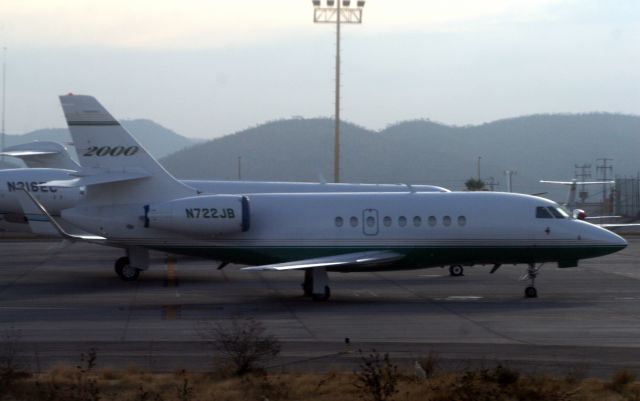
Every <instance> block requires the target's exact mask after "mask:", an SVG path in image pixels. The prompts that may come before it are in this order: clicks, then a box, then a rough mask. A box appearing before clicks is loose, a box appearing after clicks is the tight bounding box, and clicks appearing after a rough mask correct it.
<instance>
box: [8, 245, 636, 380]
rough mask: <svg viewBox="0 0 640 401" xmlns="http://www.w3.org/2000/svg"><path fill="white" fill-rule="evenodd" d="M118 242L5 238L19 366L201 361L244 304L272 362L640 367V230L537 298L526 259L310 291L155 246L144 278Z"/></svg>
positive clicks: (157, 366) (541, 288)
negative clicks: (125, 276)
mask: <svg viewBox="0 0 640 401" xmlns="http://www.w3.org/2000/svg"><path fill="white" fill-rule="evenodd" d="M121 252H122V251H121V250H118V249H111V248H106V247H100V246H94V245H89V244H72V245H61V243H59V242H56V241H35V240H30V241H29V240H27V241H24V240H23V241H19V240H16V241H12V240H6V239H5V240H2V241H0V255H1V262H0V266H1V268H0V334H4V335H6V334H7V333H10V334H13V335H16V336H17V337H18V339H19V340H18V341H16V342H15V343H12V344H14V345H15V348H16V349H17V350H18V352H19V355H20V358H21V360H22V361H23V363H24V365H25V366H27V367H28V368H30V369H32V370H34V371H39V370H43V369H46V368H47V367H49V366H51V365H52V364H54V363H56V362H58V361H65V362H70V363H77V362H78V360H79V355H80V353H83V352H84V353H86V352H88V351H89V349H90V348H92V347H94V348H95V349H96V350H97V354H98V366H99V367H100V366H112V367H126V366H129V365H136V366H139V367H140V368H141V369H148V370H153V371H173V370H176V369H180V368H186V369H188V370H192V371H206V370H210V369H211V368H212V365H213V361H214V356H213V355H214V351H213V346H212V344H211V338H212V333H213V328H214V327H215V326H216V325H217V324H226V323H229V321H230V319H232V318H233V317H251V318H254V319H255V320H257V321H259V322H261V323H262V324H263V325H264V326H265V327H266V328H267V330H268V332H269V333H271V334H273V335H275V336H276V337H277V338H278V339H279V340H280V341H281V342H282V344H283V350H282V353H281V355H280V356H279V357H278V358H277V359H276V360H274V361H273V362H272V363H271V366H270V367H271V369H274V370H280V369H286V370H296V369H315V370H318V369H320V370H324V369H328V368H330V367H343V368H347V369H351V368H352V367H353V366H355V364H357V363H358V352H357V350H358V349H362V350H364V351H369V350H371V349H372V348H375V349H377V350H379V351H382V352H389V353H390V354H391V356H392V358H393V359H394V360H395V361H397V362H399V363H400V364H401V365H402V364H406V365H407V366H411V365H412V364H413V361H414V360H415V359H417V358H420V357H425V356H426V355H428V354H429V353H430V352H435V353H436V354H437V355H438V357H437V359H438V361H439V362H440V364H441V366H443V367H446V368H450V369H462V368H466V367H468V366H478V365H484V366H488V365H491V364H494V363H496V362H502V363H507V364H509V365H511V366H515V367H520V368H526V369H529V370H535V371H551V372H559V373H562V372H565V373H566V372H574V373H575V372H576V371H579V372H581V373H584V374H588V375H595V376H607V375H609V374H610V373H611V372H613V371H616V370H618V369H620V368H623V367H628V368H631V369H637V370H638V371H640V264H639V263H638V262H637V261H638V257H639V256H640V238H630V239H629V247H627V249H625V250H623V251H621V252H619V253H617V254H614V255H610V256H607V257H603V258H599V259H593V260H586V261H583V262H581V266H580V267H579V268H572V269H558V268H556V267H555V266H554V265H547V266H545V267H544V268H543V269H542V270H541V274H540V276H539V278H538V279H537V281H536V286H537V288H538V293H539V298H537V299H525V298H524V297H523V291H524V287H525V286H526V282H522V281H519V278H520V277H521V276H522V275H523V274H524V272H525V268H526V267H525V266H504V267H503V268H501V269H500V270H498V271H497V272H496V273H495V274H489V270H490V267H489V266H487V267H475V268H467V269H466V271H465V275H464V276H463V277H450V276H449V275H448V271H447V270H446V269H440V268H437V269H422V270H411V271H402V272H382V273H351V274H339V273H330V278H331V280H332V283H331V289H332V297H331V299H330V300H329V301H328V302H313V301H311V300H310V299H308V298H305V297H303V296H302V290H301V287H300V282H301V281H302V273H301V272H243V271H240V270H239V269H238V266H228V267H226V268H225V269H224V270H217V269H216V267H217V264H216V262H212V261H206V260H189V259H184V258H176V257H173V256H168V255H166V254H162V253H153V254H152V257H153V260H154V263H153V265H152V267H151V268H150V270H149V271H147V272H144V273H143V274H142V275H141V278H140V280H139V281H137V282H123V281H121V280H120V279H119V278H118V277H117V276H116V275H115V273H114V271H113V263H114V260H115V259H116V258H117V257H119V256H121ZM345 338H349V339H350V343H351V345H349V346H347V345H345ZM4 348H6V346H5V347H4ZM5 352H6V351H5ZM0 357H1V355H0Z"/></svg>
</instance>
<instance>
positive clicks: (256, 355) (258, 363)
mask: <svg viewBox="0 0 640 401" xmlns="http://www.w3.org/2000/svg"><path fill="white" fill-rule="evenodd" d="M213 334H214V345H215V348H216V350H217V351H218V352H220V353H221V354H222V358H223V360H224V361H225V362H226V363H227V364H229V365H231V368H232V369H233V374H234V375H235V376H242V375H245V374H247V373H249V372H252V371H255V370H259V369H261V368H262V363H264V362H265V361H267V360H269V359H271V358H275V357H276V356H277V355H278V354H279V353H280V349H281V345H280V342H279V341H278V340H277V339H276V338H275V337H274V336H272V335H270V334H267V333H266V329H265V328H264V326H263V325H262V324H261V323H260V322H257V321H255V320H253V319H232V321H231V325H230V326H228V327H224V326H220V325H218V326H217V327H216V328H215V329H214V333H213Z"/></svg>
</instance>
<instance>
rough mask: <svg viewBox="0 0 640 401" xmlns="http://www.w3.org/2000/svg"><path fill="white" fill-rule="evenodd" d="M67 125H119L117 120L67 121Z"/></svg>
mask: <svg viewBox="0 0 640 401" xmlns="http://www.w3.org/2000/svg"><path fill="white" fill-rule="evenodd" d="M67 125H83V126H90V125H120V123H119V122H117V121H68V122H67Z"/></svg>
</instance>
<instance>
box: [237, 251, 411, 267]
mask: <svg viewBox="0 0 640 401" xmlns="http://www.w3.org/2000/svg"><path fill="white" fill-rule="evenodd" d="M403 257H404V255H402V254H400V253H395V252H391V251H371V252H356V253H347V254H343V255H335V256H325V257H321V258H314V259H305V260H299V261H296V262H287V263H277V264H272V265H262V266H250V267H244V268H242V270H249V271H264V270H276V271H281V270H300V269H315V268H339V267H355V266H364V265H376V264H385V263H390V262H395V261H398V260H400V259H402V258H403ZM336 270H339V269H336Z"/></svg>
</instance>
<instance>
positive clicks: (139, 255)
mask: <svg viewBox="0 0 640 401" xmlns="http://www.w3.org/2000/svg"><path fill="white" fill-rule="evenodd" d="M148 268H149V251H148V250H146V249H144V248H138V247H129V248H127V256H123V257H121V258H118V260H116V263H115V266H114V269H115V271H116V274H117V275H118V277H120V278H121V279H122V280H124V281H135V280H137V279H138V277H140V272H141V271H143V270H147V269H148Z"/></svg>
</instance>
